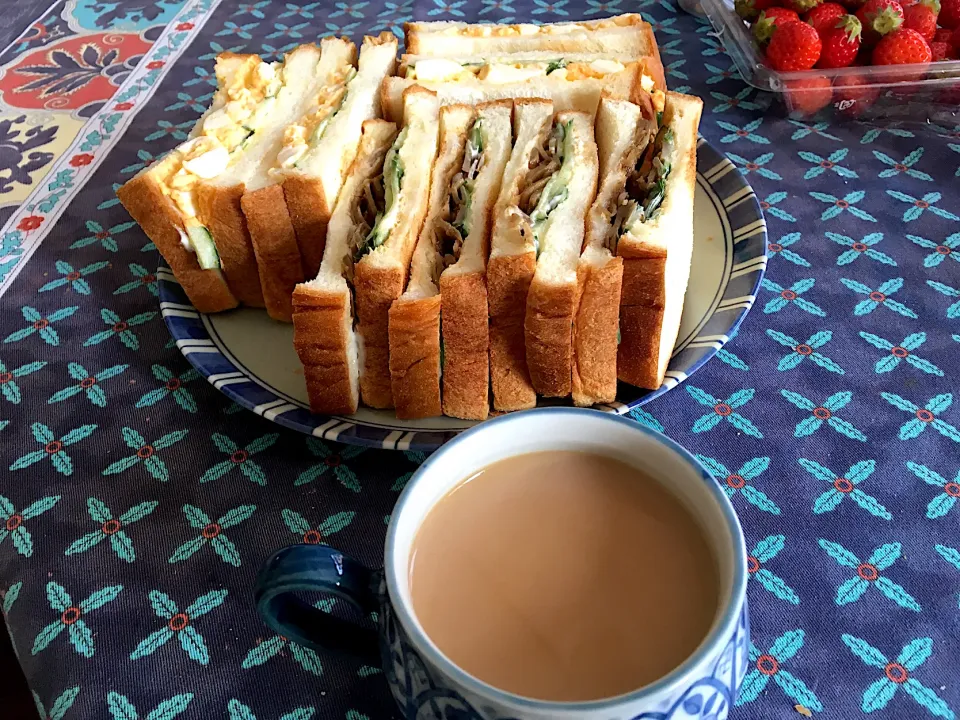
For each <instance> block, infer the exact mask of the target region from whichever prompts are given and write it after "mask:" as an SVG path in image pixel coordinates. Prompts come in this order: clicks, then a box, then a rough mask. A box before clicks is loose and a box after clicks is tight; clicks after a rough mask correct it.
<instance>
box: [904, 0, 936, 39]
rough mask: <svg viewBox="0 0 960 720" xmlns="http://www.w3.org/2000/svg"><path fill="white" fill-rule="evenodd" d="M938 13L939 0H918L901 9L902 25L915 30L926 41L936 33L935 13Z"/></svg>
mask: <svg viewBox="0 0 960 720" xmlns="http://www.w3.org/2000/svg"><path fill="white" fill-rule="evenodd" d="M939 13H940V0H920V2H918V3H917V4H916V5H911V6H910V7H908V8H906V9H905V10H904V11H903V26H904V27H905V28H910V29H911V30H916V31H917V32H918V33H920V34H921V35H923V39H924V40H926V41H927V42H930V41H932V40H933V38H934V36H935V35H936V34H937V15H938V14H939Z"/></svg>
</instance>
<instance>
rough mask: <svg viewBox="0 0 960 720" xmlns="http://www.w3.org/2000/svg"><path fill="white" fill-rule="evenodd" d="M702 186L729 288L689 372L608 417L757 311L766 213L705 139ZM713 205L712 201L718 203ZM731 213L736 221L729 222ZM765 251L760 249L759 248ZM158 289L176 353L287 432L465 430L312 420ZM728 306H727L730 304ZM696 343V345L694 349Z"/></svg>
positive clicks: (409, 439) (394, 440) (164, 280)
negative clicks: (717, 226)
mask: <svg viewBox="0 0 960 720" xmlns="http://www.w3.org/2000/svg"><path fill="white" fill-rule="evenodd" d="M697 145H698V154H697V159H698V161H697V166H698V167H697V182H698V183H700V182H703V183H704V185H705V189H708V190H709V191H710V192H711V193H712V194H713V195H714V196H715V198H716V201H714V204H715V206H716V207H717V209H718V210H719V211H720V213H721V219H722V220H723V221H724V223H725V229H726V228H727V227H728V228H729V231H730V234H731V236H730V241H731V245H732V248H733V253H732V255H731V261H730V267H729V269H725V275H726V277H725V278H724V280H725V284H724V285H721V292H720V298H719V301H718V302H717V304H716V305H714V306H713V307H712V309H711V310H710V314H709V315H706V316H705V317H704V319H703V320H702V322H701V325H700V327H699V328H698V329H697V331H696V334H694V335H693V337H692V338H691V339H690V340H689V341H688V342H687V344H686V345H684V347H682V348H681V349H680V350H679V351H675V353H674V355H672V357H671V364H672V363H673V362H674V360H675V359H676V358H678V357H681V356H683V355H684V353H687V351H692V352H691V355H692V357H691V358H690V360H689V364H688V365H686V367H685V368H684V369H683V370H669V369H668V376H667V378H666V379H665V380H664V383H663V384H662V385H661V386H660V387H659V388H658V389H656V390H652V391H646V392H641V394H640V395H639V396H637V397H635V398H633V399H632V400H629V401H627V402H619V401H616V402H613V403H610V404H604V405H597V406H595V409H597V410H599V411H602V412H609V413H614V414H617V415H624V414H627V413H629V412H630V411H632V410H634V409H636V408H639V407H640V406H642V405H645V404H646V403H648V402H650V401H652V400H654V399H656V398H658V397H660V396H662V395H663V394H664V393H667V392H669V391H670V390H672V389H673V388H675V387H676V386H677V385H679V384H681V383H682V382H683V381H685V380H686V379H688V378H689V377H690V376H691V375H693V374H694V373H696V372H697V371H698V370H699V369H700V368H702V367H703V366H704V365H705V364H706V363H707V362H708V361H709V360H710V359H712V358H713V357H714V356H715V355H717V354H718V353H719V351H720V350H721V349H722V348H723V346H724V345H726V343H727V342H729V340H730V339H731V338H732V337H734V336H735V335H736V333H737V332H738V331H739V329H740V326H741V324H742V323H743V321H744V319H745V318H746V316H747V314H748V313H749V312H750V310H751V308H752V307H753V305H754V303H755V301H756V298H757V293H758V291H759V288H760V283H761V282H762V280H763V276H764V273H765V271H766V266H767V261H768V257H769V255H768V248H767V241H768V236H767V228H766V220H765V218H764V215H763V209H762V207H761V205H760V200H759V198H758V197H757V195H756V192H755V191H754V190H753V188H752V187H751V185H750V183H749V182H748V181H747V179H746V178H745V177H744V176H743V175H742V173H741V172H740V171H739V170H738V169H737V167H736V166H735V165H734V164H733V162H731V160H730V159H729V158H728V157H727V156H726V154H725V153H723V152H722V151H720V150H718V149H717V148H715V147H713V145H711V144H710V143H709V142H707V141H706V140H705V139H704V138H703V137H702V136H701V137H700V138H699V140H698V143H697ZM712 201H713V200H712ZM731 213H733V214H734V215H735V216H736V217H737V219H738V222H737V223H735V222H734V218H732V217H731ZM739 243H744V245H743V246H742V248H741V250H740V254H745V255H747V258H746V259H745V260H744V261H742V262H740V263H739V264H738V263H737V262H736V259H737V255H738V244H739ZM758 246H759V247H758ZM739 278H744V281H743V282H738V283H737V285H738V287H740V288H742V291H743V294H742V295H739V296H738V297H735V298H732V299H727V295H728V293H729V290H730V287H731V284H732V283H733V282H734V281H735V280H738V279H739ZM157 286H158V288H157V289H158V295H159V301H160V312H161V315H162V316H163V320H164V324H165V325H166V326H167V329H168V331H169V332H170V334H171V336H172V337H173V339H174V340H175V342H176V345H177V348H178V349H179V350H180V352H181V353H182V354H183V355H184V357H186V359H187V361H188V362H189V363H190V364H191V365H192V366H193V368H194V369H195V370H196V371H197V372H199V373H200V374H201V375H202V376H203V377H204V378H205V379H206V380H207V381H208V382H209V383H210V384H212V385H213V386H214V387H215V388H216V389H217V390H219V391H220V392H221V393H223V394H224V395H226V396H227V397H228V398H229V399H230V400H232V401H233V402H235V403H237V404H238V405H240V406H241V407H243V408H245V409H247V410H249V411H251V412H254V413H255V414H257V415H260V416H262V417H264V418H266V419H267V420H270V421H271V422H274V423H277V424H278V425H281V426H283V427H287V428H290V429H291V430H296V431H298V432H300V433H302V434H305V435H310V436H313V437H316V438H320V439H323V440H332V441H336V442H341V443H345V444H348V445H360V446H364V447H373V448H384V449H394V450H404V451H414V452H416V451H430V450H435V449H437V448H438V447H440V445H442V444H443V443H445V442H447V441H448V440H450V439H451V438H452V437H454V436H455V435H457V434H458V433H460V432H462V431H463V430H462V429H461V430H452V429H451V430H410V429H404V428H393V429H388V428H384V427H379V426H375V425H372V424H371V425H368V424H365V423H364V422H363V421H357V420H355V419H351V417H350V416H326V415H314V414H312V413H311V412H310V411H309V409H308V408H305V407H303V406H301V405H300V404H294V403H291V402H290V401H289V399H287V398H286V397H280V396H279V395H277V394H276V391H275V390H273V389H271V388H269V387H265V386H264V381H262V380H259V378H257V377H256V376H254V375H253V374H252V373H250V372H249V371H246V368H243V366H242V365H241V366H238V365H237V364H235V363H234V362H233V361H232V360H231V359H230V358H228V357H226V356H225V355H224V354H223V353H222V352H221V350H220V349H219V347H218V345H217V344H216V343H215V342H214V341H213V339H211V337H210V333H209V330H208V328H207V325H206V323H205V318H204V316H203V315H202V314H201V313H200V312H198V311H197V310H196V309H195V308H194V307H193V305H192V304H191V303H190V301H189V299H188V298H187V297H186V294H185V293H184V292H183V289H182V288H181V287H180V284H179V283H178V282H177V280H176V278H175V277H174V275H173V273H172V271H171V270H170V269H169V268H168V267H167V266H166V264H165V263H164V262H163V259H162V258H161V262H160V266H159V267H158V269H157ZM733 301H737V302H735V303H733V304H729V305H728V306H727V307H724V302H727V303H731V302H733ZM734 311H735V314H734V315H733V317H732V319H730V320H729V321H728V322H719V323H714V324H716V325H720V326H722V328H723V331H722V332H720V333H718V334H716V335H708V336H706V338H708V339H700V340H699V342H698V338H701V334H702V333H703V332H704V330H705V329H706V328H708V327H709V326H710V325H711V323H712V321H714V319H715V318H717V316H718V314H720V313H725V314H726V313H728V312H734ZM694 343H698V344H697V345H696V346H695V345H694Z"/></svg>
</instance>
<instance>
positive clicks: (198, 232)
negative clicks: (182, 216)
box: [187, 225, 220, 270]
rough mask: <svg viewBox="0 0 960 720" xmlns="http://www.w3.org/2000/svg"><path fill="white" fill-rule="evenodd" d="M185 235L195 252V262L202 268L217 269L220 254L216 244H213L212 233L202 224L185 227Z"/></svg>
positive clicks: (218, 267)
mask: <svg viewBox="0 0 960 720" xmlns="http://www.w3.org/2000/svg"><path fill="white" fill-rule="evenodd" d="M187 237H189V238H190V244H191V245H193V250H194V252H196V254H197V262H198V263H199V264H200V267H201V268H203V269H204V270H219V269H220V256H219V255H218V254H217V246H216V245H214V244H213V235H211V234H210V231H209V230H207V229H206V228H205V227H203V226H202V225H191V226H190V227H188V228H187Z"/></svg>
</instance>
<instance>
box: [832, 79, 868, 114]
mask: <svg viewBox="0 0 960 720" xmlns="http://www.w3.org/2000/svg"><path fill="white" fill-rule="evenodd" d="M837 82H838V83H841V82H842V83H843V85H842V86H840V85H838V86H837V87H835V88H834V90H833V92H834V97H835V98H836V100H837V110H839V111H840V112H841V113H843V114H844V115H847V116H848V117H860V116H861V115H863V113H864V112H866V110H867V108H869V107H870V106H871V105H873V103H874V101H875V100H876V99H877V97H878V96H879V95H880V91H879V90H878V89H877V88H876V87H874V86H873V85H872V84H871V83H870V81H869V80H868V79H867V76H866V75H859V74H857V75H847V76H846V77H844V78H837Z"/></svg>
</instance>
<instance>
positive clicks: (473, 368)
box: [440, 272, 490, 420]
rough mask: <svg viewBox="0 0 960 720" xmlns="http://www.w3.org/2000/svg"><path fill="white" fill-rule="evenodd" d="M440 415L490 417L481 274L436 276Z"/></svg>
mask: <svg viewBox="0 0 960 720" xmlns="http://www.w3.org/2000/svg"><path fill="white" fill-rule="evenodd" d="M440 296H441V298H442V308H443V323H442V324H441V330H442V331H443V355H444V363H443V414H444V415H450V416H451V417H457V418H463V419H465V420H484V419H486V417H487V416H488V415H489V414H490V357H489V348H490V333H489V326H488V309H487V283H486V280H485V279H484V273H483V272H473V273H463V274H458V275H450V274H449V273H446V274H444V275H441V276H440Z"/></svg>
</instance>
